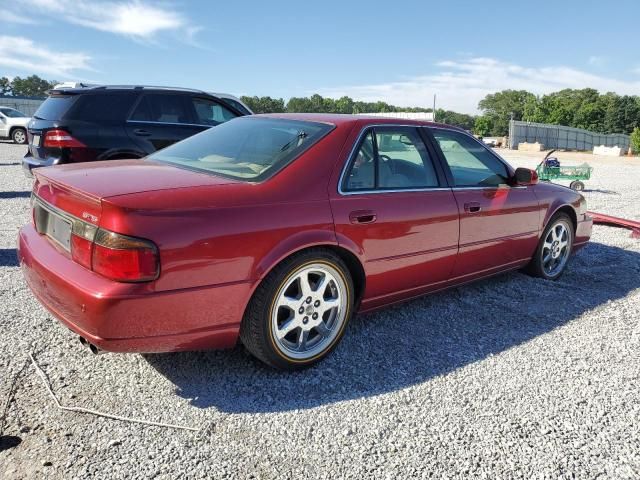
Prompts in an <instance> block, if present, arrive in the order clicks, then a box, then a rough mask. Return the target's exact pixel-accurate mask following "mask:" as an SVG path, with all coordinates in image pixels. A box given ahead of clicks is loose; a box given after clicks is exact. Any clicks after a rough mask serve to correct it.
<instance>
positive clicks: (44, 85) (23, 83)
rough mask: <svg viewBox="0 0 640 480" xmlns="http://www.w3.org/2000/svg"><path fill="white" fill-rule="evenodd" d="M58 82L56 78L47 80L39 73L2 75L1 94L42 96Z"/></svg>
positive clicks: (0, 82) (0, 81) (0, 79)
mask: <svg viewBox="0 0 640 480" xmlns="http://www.w3.org/2000/svg"><path fill="white" fill-rule="evenodd" d="M57 83H58V82H57V81H55V80H45V79H43V78H40V77H39V76H37V75H30V76H28V77H26V78H21V77H13V78H12V79H11V80H9V79H8V78H7V77H0V95H13V96H16V97H42V96H44V95H46V94H47V90H51V89H52V88H53V87H54V86H55V85H56V84H57Z"/></svg>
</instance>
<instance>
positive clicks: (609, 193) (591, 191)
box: [584, 188, 620, 195]
mask: <svg viewBox="0 0 640 480" xmlns="http://www.w3.org/2000/svg"><path fill="white" fill-rule="evenodd" d="M584 192H585V193H586V192H588V193H604V194H605V195H620V194H619V193H618V192H615V191H613V190H601V189H599V188H594V189H590V188H585V189H584Z"/></svg>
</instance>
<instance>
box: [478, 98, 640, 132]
mask: <svg viewBox="0 0 640 480" xmlns="http://www.w3.org/2000/svg"><path fill="white" fill-rule="evenodd" d="M478 108H479V109H480V110H481V111H482V115H481V116H479V117H477V118H476V120H475V124H474V132H475V133H476V134H477V135H482V136H486V135H496V136H502V135H507V134H508V131H509V120H510V119H512V118H513V119H514V120H523V121H525V122H537V123H550V124H554V125H564V126H567V127H575V128H583V129H585V130H589V131H592V132H597V133H625V134H631V133H632V132H633V131H634V129H636V128H640V97H639V96H636V95H618V94H616V93H612V92H608V93H605V94H600V93H599V92H598V91H597V90H595V89H593V88H583V89H570V88H567V89H564V90H560V91H558V92H554V93H550V94H548V95H542V96H536V95H534V94H533V93H531V92H527V91H526V90H503V91H501V92H496V93H492V94H490V95H487V96H486V97H485V98H484V99H482V100H481V101H480V103H479V104H478Z"/></svg>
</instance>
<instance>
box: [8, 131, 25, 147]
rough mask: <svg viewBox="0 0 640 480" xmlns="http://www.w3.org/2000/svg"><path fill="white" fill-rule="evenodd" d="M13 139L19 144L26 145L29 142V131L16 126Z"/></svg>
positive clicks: (12, 133)
mask: <svg viewBox="0 0 640 480" xmlns="http://www.w3.org/2000/svg"><path fill="white" fill-rule="evenodd" d="M11 139H12V140H13V142H14V143H17V144H18V145H24V144H25V143H27V131H26V130H25V129H24V128H16V129H15V130H14V131H13V132H11Z"/></svg>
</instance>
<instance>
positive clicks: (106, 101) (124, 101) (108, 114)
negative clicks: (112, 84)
mask: <svg viewBox="0 0 640 480" xmlns="http://www.w3.org/2000/svg"><path fill="white" fill-rule="evenodd" d="M135 99H136V94H135V93H132V92H122V93H120V92H118V93H109V94H93V95H92V94H88V95H80V96H79V97H78V100H77V101H76V102H75V104H74V105H73V108H70V109H69V113H67V115H66V116H65V119H68V120H82V121H85V122H94V123H101V124H109V123H122V122H124V121H125V119H126V117H127V114H128V113H129V110H131V107H132V106H133V101H134V100H135Z"/></svg>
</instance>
